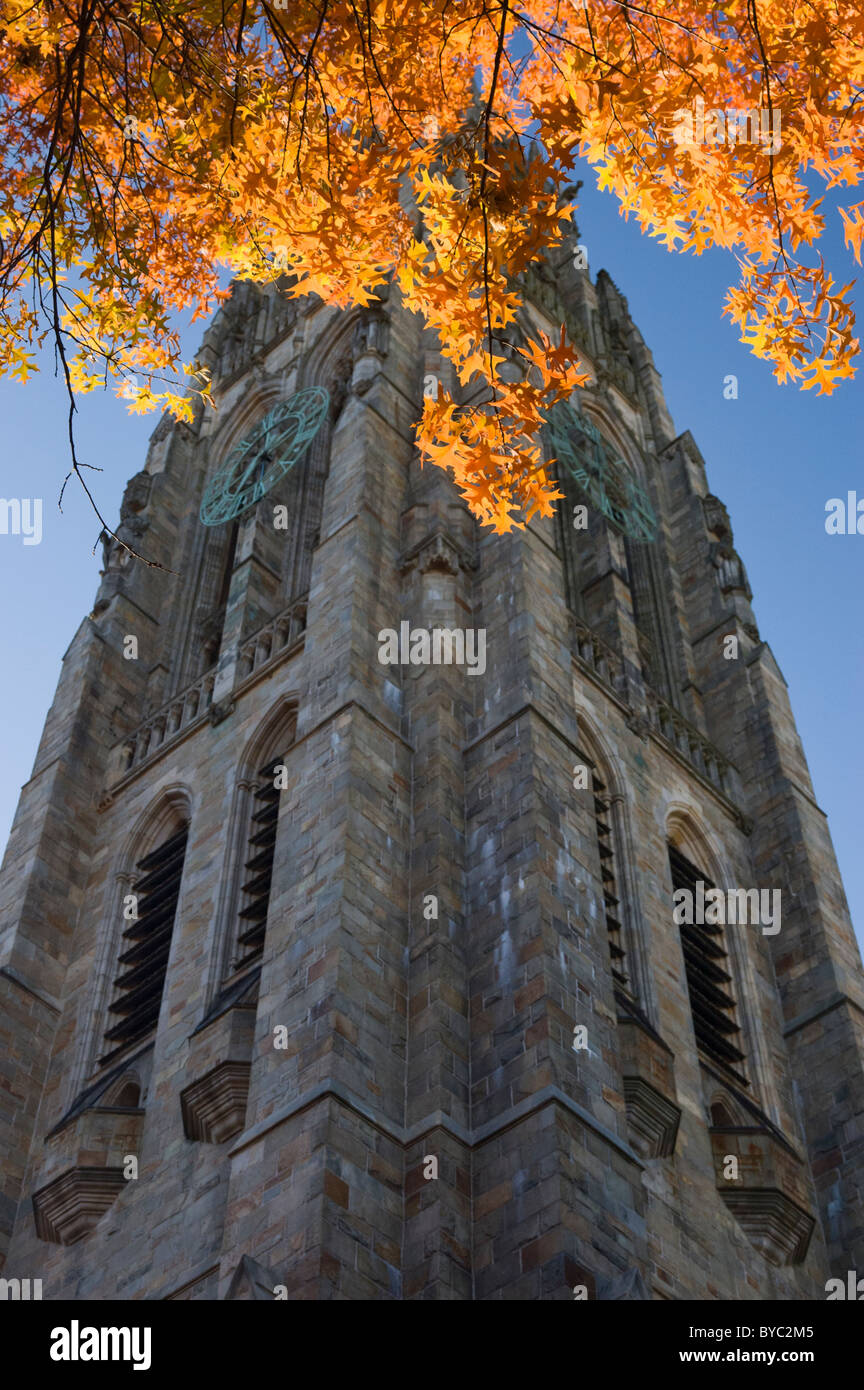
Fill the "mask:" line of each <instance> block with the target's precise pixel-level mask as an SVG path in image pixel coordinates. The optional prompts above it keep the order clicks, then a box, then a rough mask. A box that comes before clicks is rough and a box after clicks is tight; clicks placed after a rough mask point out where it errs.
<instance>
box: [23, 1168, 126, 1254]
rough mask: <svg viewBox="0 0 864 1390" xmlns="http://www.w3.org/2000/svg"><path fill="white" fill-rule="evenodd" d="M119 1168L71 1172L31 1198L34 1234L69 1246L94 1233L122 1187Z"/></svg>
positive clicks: (73, 1170)
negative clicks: (34, 1220)
mask: <svg viewBox="0 0 864 1390" xmlns="http://www.w3.org/2000/svg"><path fill="white" fill-rule="evenodd" d="M124 1182H125V1179H124V1177H123V1169H122V1168H70V1169H69V1171H68V1172H66V1173H62V1174H61V1176H60V1177H59V1178H55V1179H54V1181H53V1182H51V1183H49V1184H48V1186H47V1187H43V1188H41V1189H40V1190H39V1191H38V1192H34V1194H33V1210H34V1212H35V1215H36V1234H37V1235H38V1236H39V1238H40V1240H50V1241H52V1242H53V1243H54V1244H55V1245H72V1244H74V1242H75V1241H76V1240H82V1239H83V1238H84V1236H88V1235H89V1234H90V1232H91V1231H92V1230H93V1227H94V1226H95V1225H96V1223H97V1221H98V1220H99V1219H100V1217H102V1216H104V1215H105V1212H106V1211H107V1210H108V1208H109V1207H110V1206H111V1203H112V1202H113V1201H114V1199H115V1197H116V1196H117V1194H118V1192H119V1191H120V1189H121V1187H122V1186H123V1185H124Z"/></svg>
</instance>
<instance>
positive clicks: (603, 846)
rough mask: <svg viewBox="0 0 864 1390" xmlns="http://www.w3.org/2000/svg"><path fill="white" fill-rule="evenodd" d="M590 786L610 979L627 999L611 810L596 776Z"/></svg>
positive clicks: (625, 962)
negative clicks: (598, 853)
mask: <svg viewBox="0 0 864 1390" xmlns="http://www.w3.org/2000/svg"><path fill="white" fill-rule="evenodd" d="M593 785H594V824H595V828H596V831H597V848H598V850H599V852H600V877H601V880H602V883H603V905H604V910H605V913H606V931H607V933H608V937H609V955H610V957H611V959H612V976H613V979H614V980H615V985H616V987H617V988H618V989H619V990H621V991H623V993H624V994H626V995H627V996H628V998H629V997H630V982H629V979H628V975H627V956H626V952H625V950H624V933H623V931H622V928H621V901H620V898H619V895H618V882H617V878H616V871H615V845H614V841H613V838H612V806H611V803H610V800H609V796H608V793H607V791H606V787H605V786H604V784H603V783H602V782H601V781H600V778H599V777H598V776H597V774H596V773H595V774H594V779H593Z"/></svg>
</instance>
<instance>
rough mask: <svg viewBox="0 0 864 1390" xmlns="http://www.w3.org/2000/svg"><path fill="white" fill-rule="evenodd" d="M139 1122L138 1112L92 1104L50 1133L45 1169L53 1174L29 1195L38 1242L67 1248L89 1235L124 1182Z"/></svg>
mask: <svg viewBox="0 0 864 1390" xmlns="http://www.w3.org/2000/svg"><path fill="white" fill-rule="evenodd" d="M143 1123H144V1111H143V1110H141V1109H138V1108H136V1109H132V1108H126V1107H123V1106H91V1107H89V1108H88V1109H86V1110H83V1111H81V1112H79V1113H78V1114H77V1115H75V1116H74V1118H73V1119H71V1120H70V1121H69V1123H68V1124H66V1125H64V1126H63V1127H62V1128H61V1129H59V1130H55V1131H54V1133H53V1134H52V1135H51V1136H50V1137H49V1139H48V1140H47V1141H46V1147H47V1158H46V1171H47V1172H49V1173H54V1174H56V1176H52V1177H51V1179H50V1181H48V1182H47V1183H45V1184H43V1186H42V1187H40V1188H39V1190H38V1191H37V1192H34V1194H33V1211H34V1214H35V1218H36V1231H37V1234H38V1235H39V1237H40V1239H41V1240H49V1241H52V1242H54V1243H55V1244H58V1245H71V1244H72V1243H73V1242H74V1241H76V1240H81V1239H82V1238H83V1237H84V1236H86V1235H89V1233H90V1231H92V1229H93V1227H94V1226H95V1225H96V1223H97V1221H98V1220H99V1218H100V1217H101V1216H103V1215H104V1213H105V1212H106V1211H107V1210H108V1208H109V1207H110V1206H111V1203H112V1202H113V1201H114V1199H115V1197H116V1196H117V1194H118V1192H119V1191H120V1189H121V1188H122V1187H123V1185H124V1182H125V1181H126V1179H125V1178H124V1168H125V1165H126V1162H127V1160H128V1159H129V1158H130V1157H132V1158H134V1157H137V1155H138V1150H139V1147H140V1143H141V1129H142V1125H143ZM58 1170H59V1171H58Z"/></svg>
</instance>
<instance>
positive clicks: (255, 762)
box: [208, 696, 297, 1003]
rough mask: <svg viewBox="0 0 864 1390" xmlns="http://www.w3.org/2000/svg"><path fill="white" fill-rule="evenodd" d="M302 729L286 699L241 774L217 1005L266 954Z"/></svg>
mask: <svg viewBox="0 0 864 1390" xmlns="http://www.w3.org/2000/svg"><path fill="white" fill-rule="evenodd" d="M296 727H297V703H296V699H295V698H294V697H293V696H284V697H283V698H282V699H281V700H279V701H278V702H277V704H276V705H275V706H274V707H273V708H272V709H271V710H270V712H269V714H268V716H267V718H266V719H265V720H264V722H263V724H262V725H261V727H260V728H259V729H257V730H256V732H255V733H254V734H253V736H252V739H251V740H250V742H249V744H248V745H247V748H246V751H245V753H244V755H243V757H242V759H241V761H240V765H239V768H238V770H237V781H236V789H235V793H234V799H233V803H232V808H231V823H230V829H229V836H228V854H227V862H226V865H225V873H224V879H223V886H222V892H221V895H220V901H219V908H218V927H217V946H216V950H215V951H214V955H213V958H212V962H211V966H210V976H209V981H208V998H209V999H210V1001H211V1003H212V1001H213V999H214V998H215V997H217V996H218V995H220V994H221V992H222V991H223V990H225V989H226V988H230V989H232V990H233V988H234V986H235V984H237V983H238V982H239V978H240V977H242V976H243V975H245V974H247V973H250V972H251V971H252V970H253V968H254V967H255V966H257V965H258V963H259V961H260V959H261V956H262V954H263V951H264V946H265V942H266V936H267V921H268V917H269V915H270V899H271V895H272V889H273V868H274V859H275V854H276V843H277V834H278V826H279V811H280V804H281V798H282V796H283V794H284V789H285V786H286V780H287V773H288V771H289V764H288V760H289V759H290V751H291V747H292V745H293V743H294V739H295V736H296Z"/></svg>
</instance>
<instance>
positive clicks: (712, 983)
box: [669, 845, 748, 1086]
mask: <svg viewBox="0 0 864 1390" xmlns="http://www.w3.org/2000/svg"><path fill="white" fill-rule="evenodd" d="M669 867H670V869H671V872H672V887H673V889H674V891H675V892H677V891H678V890H679V889H682V888H683V889H686V890H687V892H688V893H691V894H692V898H691V901H692V902H693V903H696V901H697V892H696V885H697V883H698V882H701V883H702V884H703V891H704V892H705V893H708V892H709V890H710V889H712V888H713V887H714V884H713V883H712V882H711V881H710V879H708V878H706V877H705V875H704V874H703V873H702V872H701V870H700V869H697V868H694V866H693V865H692V864H691V863H690V861H689V859H685V857H684V855H683V854H682V853H681V852H680V850H677V849H675V847H674V846H673V845H670V846H669ZM680 931H681V945H682V948H683V951H684V969H685V973H686V976H687V991H688V993H689V995H690V1011H691V1013H692V1015H693V1031H694V1032H695V1034H696V1042H697V1045H698V1047H699V1050H700V1052H702V1053H703V1054H704V1055H705V1057H706V1058H708V1060H709V1061H711V1062H713V1063H714V1064H715V1065H716V1066H718V1067H720V1068H721V1069H722V1070H723V1071H724V1072H725V1073H726V1074H727V1075H728V1076H730V1077H734V1079H735V1080H736V1081H737V1082H739V1083H740V1084H741V1085H742V1086H746V1085H748V1082H747V1079H746V1077H745V1076H744V1075H743V1067H742V1063H743V1062H744V1053H743V1052H742V1051H741V1049H740V1047H739V1046H738V1043H739V1041H740V1037H741V1030H740V1028H739V1027H738V1021H737V1018H736V1009H735V999H734V997H733V995H732V992H731V990H730V985H731V984H732V976H731V975H730V973H729V969H728V966H729V957H728V956H727V954H726V950H725V945H724V935H723V928H722V926H720V925H719V924H718V923H705V924H704V925H702V926H700V925H698V924H696V923H694V924H693V925H692V926H691V925H689V924H688V923H686V922H683V923H682V924H681V927H680Z"/></svg>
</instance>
